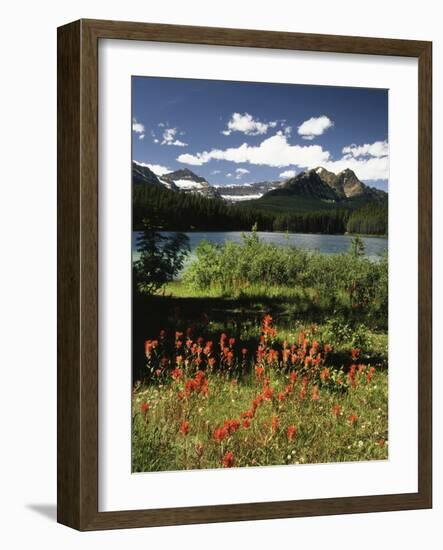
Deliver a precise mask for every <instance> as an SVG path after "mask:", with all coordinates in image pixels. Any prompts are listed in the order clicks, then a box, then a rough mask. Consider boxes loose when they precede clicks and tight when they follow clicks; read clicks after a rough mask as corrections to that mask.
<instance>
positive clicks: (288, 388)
mask: <svg viewBox="0 0 443 550" xmlns="http://www.w3.org/2000/svg"><path fill="white" fill-rule="evenodd" d="M292 389H293V388H292V385H291V384H287V385H286V386H285V394H286V395H289V394H290V393H292Z"/></svg>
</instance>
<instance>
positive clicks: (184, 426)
mask: <svg viewBox="0 0 443 550" xmlns="http://www.w3.org/2000/svg"><path fill="white" fill-rule="evenodd" d="M180 433H181V434H182V435H188V433H189V422H188V421H187V420H183V422H182V423H181V424H180Z"/></svg>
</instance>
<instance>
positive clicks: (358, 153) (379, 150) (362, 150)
mask: <svg viewBox="0 0 443 550" xmlns="http://www.w3.org/2000/svg"><path fill="white" fill-rule="evenodd" d="M342 153H344V154H347V155H350V156H352V157H366V156H370V157H386V156H387V155H389V145H388V142H387V141H386V140H385V141H375V142H374V143H371V144H369V143H365V144H364V145H355V144H354V143H353V144H352V145H348V146H347V147H343V149H342Z"/></svg>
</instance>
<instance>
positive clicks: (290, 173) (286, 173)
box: [279, 170, 297, 179]
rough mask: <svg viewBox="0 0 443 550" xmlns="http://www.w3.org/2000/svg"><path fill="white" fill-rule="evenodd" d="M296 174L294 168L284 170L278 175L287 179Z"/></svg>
mask: <svg viewBox="0 0 443 550" xmlns="http://www.w3.org/2000/svg"><path fill="white" fill-rule="evenodd" d="M296 174H297V172H296V171H295V170H285V171H284V172H282V173H281V174H279V177H280V178H283V179H289V178H293V177H295V175H296Z"/></svg>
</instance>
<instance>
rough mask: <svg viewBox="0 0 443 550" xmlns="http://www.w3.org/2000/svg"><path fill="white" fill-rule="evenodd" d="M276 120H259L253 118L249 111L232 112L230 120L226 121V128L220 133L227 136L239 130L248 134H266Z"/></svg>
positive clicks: (274, 124)
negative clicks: (242, 112)
mask: <svg viewBox="0 0 443 550" xmlns="http://www.w3.org/2000/svg"><path fill="white" fill-rule="evenodd" d="M276 125H277V122H275V121H272V122H268V123H266V122H261V121H260V120H258V119H254V117H253V116H252V115H250V114H249V113H244V114H243V115H242V114H241V113H233V114H232V116H231V120H230V121H229V122H228V128H227V129H226V130H223V131H222V134H224V135H225V136H229V135H230V134H231V133H232V132H241V133H243V134H246V135H248V136H258V135H262V134H266V132H267V131H268V128H269V127H271V128H274V127H275V126H276Z"/></svg>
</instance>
